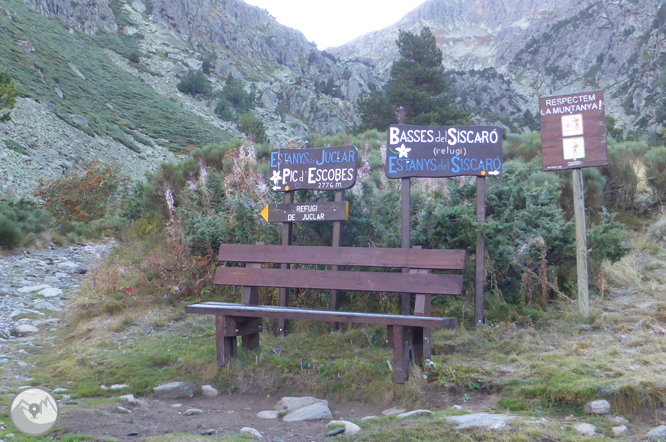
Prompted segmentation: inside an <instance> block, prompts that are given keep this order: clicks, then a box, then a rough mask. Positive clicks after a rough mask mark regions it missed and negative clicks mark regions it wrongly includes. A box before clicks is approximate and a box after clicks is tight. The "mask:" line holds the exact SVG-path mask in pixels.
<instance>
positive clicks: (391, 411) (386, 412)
mask: <svg viewBox="0 0 666 442" xmlns="http://www.w3.org/2000/svg"><path fill="white" fill-rule="evenodd" d="M405 411H407V410H406V409H404V408H399V407H393V408H389V409H388V410H384V411H382V414H383V415H384V416H393V415H395V414H400V413H404V412H405Z"/></svg>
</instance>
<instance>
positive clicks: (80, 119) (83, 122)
mask: <svg viewBox="0 0 666 442" xmlns="http://www.w3.org/2000/svg"><path fill="white" fill-rule="evenodd" d="M69 118H70V119H71V120H72V123H74V124H76V125H77V126H83V127H88V126H89V123H88V119H87V118H86V117H84V116H83V115H77V114H69Z"/></svg>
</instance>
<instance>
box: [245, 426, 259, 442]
mask: <svg viewBox="0 0 666 442" xmlns="http://www.w3.org/2000/svg"><path fill="white" fill-rule="evenodd" d="M240 432H241V434H247V435H249V436H252V437H253V438H255V439H263V436H262V435H261V433H260V432H259V431H257V430H255V429H254V428H251V427H243V428H241V429H240Z"/></svg>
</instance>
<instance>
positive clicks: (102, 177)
mask: <svg viewBox="0 0 666 442" xmlns="http://www.w3.org/2000/svg"><path fill="white" fill-rule="evenodd" d="M83 172H84V173H83V175H80V174H78V173H76V172H70V173H68V174H66V175H63V176H61V177H58V178H55V179H51V180H44V179H42V180H40V182H39V187H38V188H37V191H36V192H35V196H36V197H37V198H39V199H41V200H42V201H43V202H44V207H45V208H46V210H48V211H49V212H51V213H52V214H53V215H54V216H55V218H56V220H58V221H59V222H74V221H80V222H90V221H94V220H96V219H100V218H102V217H104V216H105V215H106V211H107V209H108V207H109V205H110V204H111V202H113V201H115V200H117V199H118V198H119V197H120V196H121V195H123V194H124V193H125V191H126V180H127V178H126V177H125V176H123V175H121V173H120V166H114V165H109V164H102V163H100V162H99V161H97V160H92V161H91V162H90V163H88V164H85V165H83Z"/></svg>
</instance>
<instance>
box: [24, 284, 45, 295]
mask: <svg viewBox="0 0 666 442" xmlns="http://www.w3.org/2000/svg"><path fill="white" fill-rule="evenodd" d="M46 288H48V285H46V284H40V285H31V286H29V287H21V288H20V289H18V290H16V291H17V292H19V293H33V292H38V291H40V290H44V289H46Z"/></svg>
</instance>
